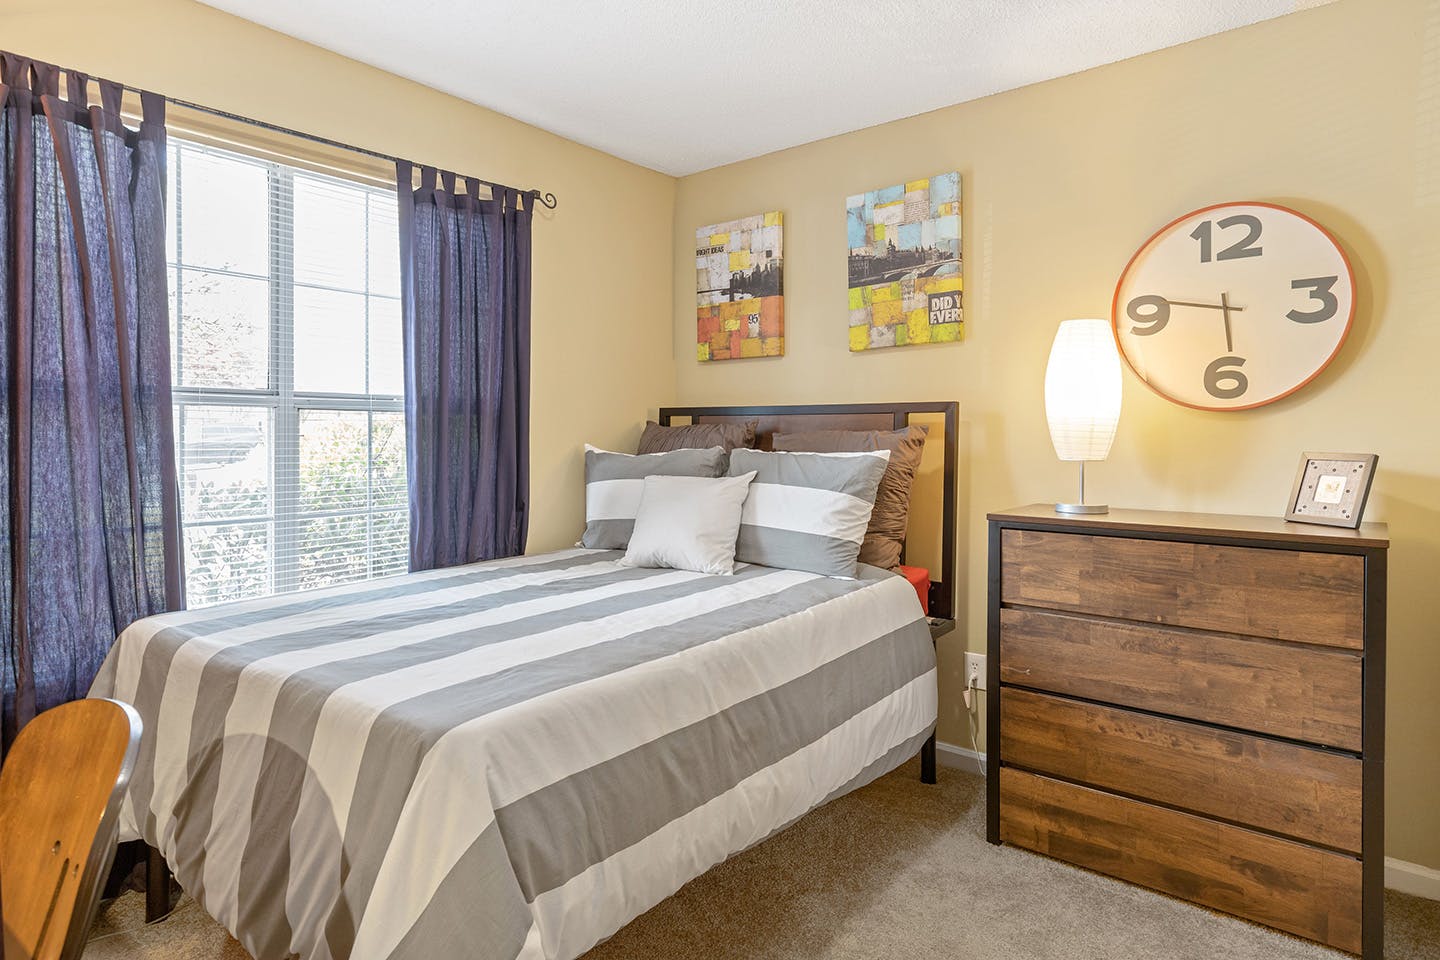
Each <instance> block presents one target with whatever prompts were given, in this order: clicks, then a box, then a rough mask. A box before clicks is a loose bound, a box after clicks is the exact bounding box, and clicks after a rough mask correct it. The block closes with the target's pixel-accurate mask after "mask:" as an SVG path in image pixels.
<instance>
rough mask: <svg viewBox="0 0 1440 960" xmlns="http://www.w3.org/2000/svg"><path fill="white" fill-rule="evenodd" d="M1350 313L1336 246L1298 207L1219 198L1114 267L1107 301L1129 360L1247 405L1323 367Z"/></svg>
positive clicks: (1173, 385)
mask: <svg viewBox="0 0 1440 960" xmlns="http://www.w3.org/2000/svg"><path fill="white" fill-rule="evenodd" d="M1354 313H1355V278H1354V275H1353V274H1352V272H1351V270H1350V263H1349V261H1348V260H1346V258H1345V254H1344V252H1343V251H1341V249H1340V246H1339V244H1337V243H1336V242H1335V238H1334V237H1332V236H1331V235H1330V234H1329V233H1328V232H1327V231H1326V230H1325V228H1323V227H1321V226H1320V225H1319V224H1317V223H1316V222H1315V221H1313V220H1311V219H1310V218H1309V217H1306V216H1304V215H1303V214H1299V213H1296V212H1295V211H1294V210H1289V209H1286V208H1285V207H1279V206H1275V205H1274V204H1269V203H1224V204H1219V205H1216V206H1213V207H1205V208H1204V209H1201V210H1196V211H1195V212H1194V213H1188V214H1186V215H1185V216H1183V217H1181V218H1180V219H1178V220H1175V221H1174V222H1172V223H1170V224H1168V225H1167V226H1165V227H1162V228H1161V229H1160V231H1159V232H1158V233H1156V234H1155V235H1154V236H1153V237H1151V238H1150V239H1149V240H1147V241H1146V242H1145V245H1144V246H1142V247H1141V248H1140V250H1139V251H1138V252H1137V253H1136V254H1135V256H1134V257H1133V258H1131V260H1130V263H1129V265H1128V266H1126V268H1125V272H1124V273H1123V274H1121V275H1120V283H1119V284H1118V285H1117V286H1116V288H1115V301H1114V303H1113V305H1112V308H1111V323H1112V324H1113V325H1114V327H1115V339H1116V342H1117V343H1118V344H1119V346H1120V352H1121V354H1122V355H1123V356H1124V357H1125V361H1126V362H1127V363H1128V364H1129V365H1130V369H1132V370H1134V371H1135V374H1136V375H1137V376H1138V377H1139V378H1140V379H1141V380H1143V381H1144V382H1145V383H1146V384H1147V385H1148V386H1149V387H1150V388H1151V389H1152V390H1155V391H1156V392H1157V393H1159V394H1161V395H1162V396H1164V397H1168V398H1169V399H1171V400H1174V401H1175V402H1176V403H1180V404H1184V405H1185V406H1187V407H1195V408H1197V409H1200V410H1247V409H1249V408H1251V407H1258V406H1260V405H1262V404H1266V403H1270V402H1271V401H1273V400H1279V399H1280V398H1281V397H1284V396H1287V395H1289V394H1291V393H1294V392H1295V391H1296V390H1299V389H1300V388H1301V387H1303V386H1304V385H1305V384H1307V383H1309V382H1310V381H1311V380H1313V379H1314V378H1315V376H1316V375H1317V374H1319V372H1320V371H1321V370H1323V369H1325V366H1326V364H1328V363H1329V362H1330V361H1331V359H1333V358H1334V356H1335V354H1337V353H1338V352H1339V351H1340V345H1341V344H1342V343H1344V342H1345V335H1346V334H1347V333H1348V332H1349V331H1350V321H1351V319H1352V318H1353V316H1354Z"/></svg>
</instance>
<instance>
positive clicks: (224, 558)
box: [185, 523, 271, 607]
mask: <svg viewBox="0 0 1440 960" xmlns="http://www.w3.org/2000/svg"><path fill="white" fill-rule="evenodd" d="M270 592H271V590H270V525H269V524H268V523H223V524H216V525H214V526H211V525H204V526H198V527H188V526H187V527H186V528H185V601H186V603H187V604H188V605H189V606H191V607H204V606H208V605H209V604H212V603H223V602H225V601H227V600H248V599H250V598H252V597H263V596H265V595H266V594H268V593H270Z"/></svg>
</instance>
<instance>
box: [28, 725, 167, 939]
mask: <svg viewBox="0 0 1440 960" xmlns="http://www.w3.org/2000/svg"><path fill="white" fill-rule="evenodd" d="M140 728H141V723H140V715H139V714H137V713H136V712H135V711H134V710H133V709H132V708H130V707H129V706H127V705H125V704H123V703H118V702H116V701H114V700H78V701H76V702H74V703H67V704H65V705H63V706H59V707H55V708H54V709H52V710H47V711H45V712H44V713H42V714H40V715H39V716H38V717H36V718H35V719H34V720H32V721H30V722H29V723H28V724H26V726H25V729H23V730H21V731H20V735H19V736H18V737H16V738H15V743H14V745H13V746H12V747H11V748H10V753H9V755H8V756H7V757H6V758H5V765H4V767H3V768H0V910H3V911H4V913H3V916H0V957H3V958H4V960H74V958H76V957H79V956H80V952H81V951H82V950H83V949H84V947H85V940H86V937H87V936H88V934H89V930H90V925H91V924H92V923H93V922H94V920H95V911H96V909H97V908H98V906H99V903H100V891H101V888H102V887H103V886H104V883H105V875H106V873H107V872H108V871H109V869H110V864H111V862H112V861H113V860H114V857H115V841H116V838H117V834H118V831H119V823H118V818H119V812H120V800H121V798H122V797H123V796H124V793H125V786H126V784H127V783H128V782H129V780H130V771H131V768H133V767H134V765H135V756H136V754H137V753H138V752H139V750H140Z"/></svg>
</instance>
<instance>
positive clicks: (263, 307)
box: [176, 270, 270, 390]
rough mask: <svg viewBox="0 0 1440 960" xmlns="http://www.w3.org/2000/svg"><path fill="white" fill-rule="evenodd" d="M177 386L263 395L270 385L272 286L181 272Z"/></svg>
mask: <svg viewBox="0 0 1440 960" xmlns="http://www.w3.org/2000/svg"><path fill="white" fill-rule="evenodd" d="M176 347H177V350H176V352H177V354H178V355H179V361H178V362H179V367H180V377H179V381H178V382H179V383H180V385H181V386H186V387H239V388H241V389H248V390H263V389H265V388H266V387H267V386H268V385H269V382H270V369H269V368H270V282H269V281H268V280H253V279H250V278H248V277H232V276H229V275H228V274H223V273H204V272H202V271H197V270H182V271H180V325H179V342H178V343H177V344H176Z"/></svg>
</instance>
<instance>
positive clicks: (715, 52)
mask: <svg viewBox="0 0 1440 960" xmlns="http://www.w3.org/2000/svg"><path fill="white" fill-rule="evenodd" d="M203 2H205V3H208V4H209V5H210V6H213V7H218V8H219V9H221V10H226V11H228V12H230V13H233V14H236V15H238V16H241V17H244V18H245V19H247V20H253V21H254V22H256V23H260V24H263V25H264V26H267V27H270V28H272V29H275V30H278V31H280V32H282V33H286V34H290V35H291V36H295V37H298V38H300V39H302V40H307V41H309V42H311V43H314V44H317V45H319V46H322V47H325V48H327V49H330V50H334V51H335V52H337V53H341V54H344V55H345V56H348V57H351V58H353V59H356V60H360V61H363V62H365V63H368V64H372V65H373V66H376V67H379V68H381V69H383V70H388V71H390V72H391V73H396V74H399V75H401V76H403V77H408V78H410V79H412V80H416V81H418V82H420V83H423V84H426V85H427V86H430V87H434V88H435V89H437V90H442V91H444V92H446V93H450V94H454V95H456V96H459V97H463V98H464V99H466V100H470V101H472V102H474V103H478V104H480V105H482V106H485V107H489V108H490V109H492V110H496V111H498V112H500V113H504V114H507V115H509V116H512V117H515V118H517V119H520V120H524V121H526V122H527V123H531V124H534V125H535V126H538V127H541V128H544V129H546V130H550V131H553V132H554V133H558V134H560V135H561V136H564V137H568V138H570V139H572V140H577V141H579V142H580V143H584V144H588V145H590V146H592V147H596V148H598V149H600V150H604V151H605V152H607V153H611V154H614V155H615V156H618V157H623V158H625V159H627V160H633V161H634V162H636V163H639V164H643V165H644V166H647V167H651V168H653V169H656V170H660V171H663V172H665V173H670V174H675V175H683V174H687V173H694V172H696V171H698V170H704V169H707V168H709V167H714V166H719V165H721V164H725V163H730V162H733V161H735V160H743V159H745V158H748V157H755V156H759V155H760V154H763V153H769V152H771V151H773V150H780V149H783V148H785V147H791V146H795V145H796V144H800V143H806V142H809V141H811V140H818V139H820V138H822V137H828V136H833V135H835V134H838V133H844V132H847V131H850V130H857V129H860V128H862V127H868V126H872V125H874V124H877V123H883V122H885V121H887V120H894V119H897V118H899V117H907V116H912V115H914V114H917V113H923V112H925V111H927V110H933V109H935V108H937V107H943V106H947V105H949V104H952V103H961V102H963V101H966V100H973V99H975V98H977V97H983V96H986V95H988V94H992V93H998V92H1000V91H1002V90H1010V89H1013V88H1015V87H1020V86H1024V85H1025V84H1029V83H1035V82H1037V81H1040V80H1048V79H1051V78H1053V77H1059V76H1064V75H1065V74H1069V73H1075V72H1077V71H1080V70H1085V69H1088V68H1090V67H1095V66H1099V65H1101V64H1104V63H1113V62H1114V61H1116V60H1123V59H1125V58H1127V57H1133V56H1136V55H1138V54H1142V53H1147V52H1149V51H1151V50H1158V49H1161V48H1163V47H1168V46H1173V45H1175V44H1178V43H1184V42H1186V41H1188V40H1194V39H1197V38H1199V37H1204V36H1208V35H1210V34H1214V33H1220V32H1222V31H1224V30H1229V29H1232V28H1234V27H1239V26H1244V25H1246V24H1250V23H1256V22H1259V21H1261V20H1268V19H1270V18H1272V17H1277V16H1280V15H1282V14H1286V13H1290V12H1292V11H1294V10H1295V9H1297V8H1301V7H1311V6H1316V5H1317V0H768V2H766V0H631V2H602V0H531V2H520V0H203ZM1319 2H1324V0H1319Z"/></svg>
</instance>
